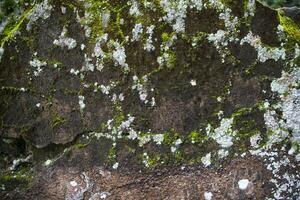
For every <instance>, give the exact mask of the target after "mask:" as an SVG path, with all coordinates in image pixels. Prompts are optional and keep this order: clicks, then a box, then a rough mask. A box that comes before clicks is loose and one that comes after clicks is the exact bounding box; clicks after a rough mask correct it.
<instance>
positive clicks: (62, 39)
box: [53, 26, 77, 50]
mask: <svg viewBox="0 0 300 200" xmlns="http://www.w3.org/2000/svg"><path fill="white" fill-rule="evenodd" d="M67 32H68V31H67V28H66V27H65V26H64V27H63V30H62V32H61V34H60V36H59V38H58V39H55V40H54V41H53V44H54V45H57V46H60V47H61V48H64V47H67V48H68V50H70V49H74V48H75V47H76V45H77V42H76V40H75V39H73V38H70V37H67Z"/></svg>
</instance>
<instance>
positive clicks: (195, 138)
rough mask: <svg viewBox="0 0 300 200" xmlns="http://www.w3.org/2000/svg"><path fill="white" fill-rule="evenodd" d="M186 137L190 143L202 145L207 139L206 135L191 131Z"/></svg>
mask: <svg viewBox="0 0 300 200" xmlns="http://www.w3.org/2000/svg"><path fill="white" fill-rule="evenodd" d="M188 137H189V140H190V141H191V142H192V143H202V142H204V141H205V140H207V139H208V138H207V136H206V135H203V134H201V133H199V132H197V131H192V132H191V133H190V135H189V136H188Z"/></svg>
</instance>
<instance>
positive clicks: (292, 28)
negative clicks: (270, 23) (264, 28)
mask: <svg viewBox="0 0 300 200" xmlns="http://www.w3.org/2000/svg"><path fill="white" fill-rule="evenodd" d="M278 18H279V21H280V25H281V26H283V28H284V31H285V32H286V33H287V34H288V35H289V36H290V37H291V38H293V39H294V40H295V41H297V42H300V27H299V25H298V24H297V23H296V22H294V21H293V20H292V19H291V18H289V17H287V16H285V14H284V12H283V11H282V10H278Z"/></svg>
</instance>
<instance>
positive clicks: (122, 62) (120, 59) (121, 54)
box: [112, 42, 129, 71]
mask: <svg viewBox="0 0 300 200" xmlns="http://www.w3.org/2000/svg"><path fill="white" fill-rule="evenodd" d="M113 45H114V48H115V49H114V50H113V52H112V57H113V60H114V63H115V66H118V65H119V66H121V67H123V68H124V70H125V71H127V70H129V68H128V64H127V63H126V54H125V48H124V47H123V46H121V44H120V43H118V42H114V43H113Z"/></svg>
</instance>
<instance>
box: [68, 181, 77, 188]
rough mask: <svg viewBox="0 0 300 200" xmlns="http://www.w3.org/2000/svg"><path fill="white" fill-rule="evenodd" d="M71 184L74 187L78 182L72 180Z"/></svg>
mask: <svg viewBox="0 0 300 200" xmlns="http://www.w3.org/2000/svg"><path fill="white" fill-rule="evenodd" d="M70 185H71V186H72V187H76V186H77V185H78V184H77V182H76V181H71V182H70Z"/></svg>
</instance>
